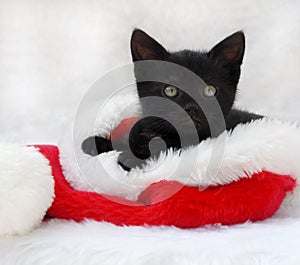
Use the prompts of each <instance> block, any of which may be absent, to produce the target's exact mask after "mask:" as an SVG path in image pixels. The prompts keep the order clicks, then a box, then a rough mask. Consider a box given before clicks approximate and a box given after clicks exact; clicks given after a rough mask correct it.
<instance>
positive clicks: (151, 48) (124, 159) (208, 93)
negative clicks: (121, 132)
mask: <svg viewBox="0 0 300 265" xmlns="http://www.w3.org/2000/svg"><path fill="white" fill-rule="evenodd" d="M244 51H245V36H244V34H243V32H241V31H238V32H236V33H234V34H232V35H230V36H229V37H227V38H226V39H224V40H223V41H221V42H220V43H218V44H217V45H215V46H214V47H213V48H212V49H211V50H210V51H208V52H199V51H190V50H183V51H179V52H168V51H167V50H166V49H165V48H164V47H162V46H161V45H160V44H159V43H158V42H157V41H155V40H154V39H153V38H151V37H150V36H149V35H147V34H146V33H145V32H143V31H141V30H139V29H136V30H134V31H133V34H132V37H131V54H132V59H133V61H134V62H136V61H144V60H155V61H167V62H171V63H175V64H177V65H180V66H183V67H185V68H187V69H188V70H190V71H192V72H193V73H195V74H196V75H197V76H199V77H200V78H201V79H202V80H204V81H205V83H206V84H207V85H205V86H203V85H202V86H200V85H198V87H197V86H195V88H193V91H194V92H196V93H197V95H199V97H198V96H197V97H198V98H199V99H197V100H196V99H195V98H194V97H191V96H190V94H187V93H186V92H184V91H183V90H182V89H180V88H178V87H176V86H173V85H169V84H166V83H159V82H138V83H137V90H138V95H139V98H140V99H141V106H142V112H143V116H144V118H141V119H140V120H139V121H138V122H137V123H136V124H135V126H134V127H133V128H132V130H131V132H130V135H129V139H128V142H129V147H128V144H122V143H119V144H117V147H115V146H114V147H115V148H116V149H117V150H119V151H122V153H121V155H120V156H119V164H120V165H121V166H122V167H123V168H124V169H126V170H130V168H132V167H135V166H137V165H140V164H141V163H142V162H143V160H145V159H147V158H149V157H150V156H153V155H154V156H155V155H158V154H159V153H160V152H161V151H162V150H164V149H167V148H175V149H179V148H184V147H186V146H189V145H196V144H198V143H199V142H200V141H202V140H204V139H206V138H208V137H215V136H217V135H218V134H219V133H221V132H222V131H224V130H225V129H227V130H230V129H232V128H234V127H235V126H236V125H237V124H239V123H247V122H249V121H251V120H255V119H259V118H262V116H260V115H256V114H252V113H248V112H244V111H239V110H235V109H232V106H233V103H234V100H235V95H236V91H237V85H238V81H239V78H240V66H241V64H242V61H243V56H244ZM146 70H147V69H146ZM141 71H142V70H141ZM143 71H145V69H143ZM139 74H140V72H139V69H137V67H136V68H135V75H136V78H137V79H139ZM176 78H177V79H178V78H184V76H182V77H181V76H176V77H174V76H173V77H172V78H171V77H170V80H171V79H172V83H173V84H174V82H175V83H176V81H179V82H180V81H181V80H176ZM149 96H154V97H160V98H165V99H168V100H170V101H172V102H173V103H175V104H176V105H177V106H179V107H180V108H181V109H183V110H184V111H185V113H186V114H187V115H188V117H190V119H189V121H187V120H186V117H185V115H184V113H183V114H182V113H179V112H177V111H176V110H174V111H172V110H170V109H168V108H167V107H166V105H165V104H151V103H147V101H145V102H144V101H143V98H147V97H149ZM212 100H214V102H217V103H218V106H219V110H220V111H219V112H220V113H221V115H222V118H223V119H222V120H223V125H222V120H220V115H219V114H218V115H217V113H216V110H215V109H214V108H208V111H206V112H205V113H204V111H203V109H202V108H201V107H200V106H199V102H201V104H203V105H201V106H204V105H205V106H208V107H209V106H211V105H213V103H212V102H213V101H212ZM152 113H158V114H159V115H155V116H151V114H152ZM149 114H150V115H149ZM158 116H159V117H158ZM178 126H179V127H180V128H183V130H181V133H180V136H179V133H178ZM213 127H215V128H214V129H215V130H214V133H212V129H213ZM195 129H196V130H195ZM193 130H194V131H196V135H197V137H194V136H193V137H192V135H193V132H194V131H193ZM194 135H195V133H194ZM183 138H184V139H186V140H185V141H184V142H183V141H182V139H183ZM160 139H162V140H163V141H164V144H163V145H162V143H161V140H160ZM149 145H151V148H149ZM129 148H130V150H131V151H130V150H129ZM82 149H83V151H84V152H85V153H87V154H90V155H97V154H100V153H103V152H107V151H111V150H112V149H113V147H112V143H111V142H110V141H108V140H106V139H104V138H101V137H97V136H95V137H90V138H88V139H86V140H85V141H84V142H83V144H82ZM150 149H151V151H150Z"/></svg>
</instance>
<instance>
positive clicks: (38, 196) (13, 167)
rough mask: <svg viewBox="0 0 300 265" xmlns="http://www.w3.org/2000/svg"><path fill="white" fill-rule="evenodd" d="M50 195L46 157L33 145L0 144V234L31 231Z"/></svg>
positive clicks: (51, 194) (52, 183) (49, 169)
mask: <svg viewBox="0 0 300 265" xmlns="http://www.w3.org/2000/svg"><path fill="white" fill-rule="evenodd" d="M53 197H54V180H53V177H52V175H51V168H50V166H49V165H48V160H47V159H46V158H45V157H44V156H43V155H42V154H41V153H39V152H38V150H37V149H36V148H34V147H28V146H21V145H18V144H7V143H0V236H12V235H17V234H25V233H28V232H29V231H32V230H33V229H34V228H35V227H37V226H38V225H39V224H40V222H41V220H42V219H43V218H44V216H45V212H46V211H47V209H48V208H49V207H50V206H51V204H52V201H53ZM0 263H1V262H0Z"/></svg>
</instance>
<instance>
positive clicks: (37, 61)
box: [0, 0, 300, 265]
mask: <svg viewBox="0 0 300 265" xmlns="http://www.w3.org/2000/svg"><path fill="white" fill-rule="evenodd" d="M299 10H300V2H299V1H296V0H288V1H287V0H274V1H260V0H254V1H249V0H241V1H224V0H212V1H198V0H193V1H186V0H176V1H172V0H155V1H140V0H130V1H125V0H121V1H119V0H118V1H117V0H112V1H94V0H88V1H85V0H78V1H73V0H64V1H52V0H45V1H35V0H27V1H21V0H1V1H0V36H1V37H0V58H1V59H0V87H1V88H0V102H1V104H0V124H1V128H0V136H1V140H2V141H14V142H22V143H30V144H32V143H57V141H58V139H59V138H60V137H61V135H62V134H63V133H64V131H65V126H66V124H67V123H68V122H67V121H68V120H69V119H70V117H72V116H73V114H74V113H75V110H76V107H77V105H78V103H79V101H80V99H81V97H82V95H83V94H84V92H85V91H86V89H87V88H88V87H89V86H90V85H91V84H92V83H94V81H95V80H96V79H97V78H99V77H100V76H101V75H103V74H104V73H106V72H107V71H110V70H111V69H114V68H116V67H118V66H120V65H123V64H126V63H128V62H130V54H129V37H130V32H131V31H132V29H133V28H134V27H141V28H142V29H144V30H146V31H147V32H148V33H149V34H152V35H153V36H154V37H156V38H157V39H158V40H159V41H161V42H162V43H163V44H164V45H165V46H166V47H168V48H169V49H171V50H176V49H181V48H194V49H198V48H209V47H211V46H212V45H214V44H215V43H216V42H217V41H219V40H221V39H222V38H224V37H226V36H227V35H229V34H230V33H232V32H233V31H236V30H239V29H243V30H244V31H245V34H246V37H247V48H246V55H245V60H244V64H243V67H242V76H241V82H240V85H239V90H240V91H239V95H238V101H237V105H239V106H241V107H243V108H247V109H250V110H252V111H256V112H260V113H265V114H268V115H272V116H276V117H279V118H283V119H289V120H296V121H300V108H299V101H300V93H299V83H300V75H299V71H300V61H299V58H300V47H299V43H300V20H299ZM0 203H1V202H0ZM299 233H300V219H299V218H298V219H297V218H295V219H287V218H285V219H270V220H267V221H265V222H262V223H256V224H244V225H241V226H233V227H215V228H211V229H197V230H180V229H175V228H172V227H169V228H142V227H138V228H135V227H114V226H113V225H109V224H102V223H96V222H87V223H84V224H74V223H72V222H64V221H54V222H51V223H50V224H43V225H42V226H41V227H40V228H38V229H37V230H35V231H34V232H33V233H31V234H28V235H27V236H21V237H14V238H10V239H8V238H4V239H0V264H1V265H14V264H22V265H32V264H39V265H46V264H47V265H52V264H55V265H57V264H72V265H73V264H75V265H76V264H80V265H81V264H97V265H98V264H108V265H109V264H180V265H181V264H189V265H190V264H205V265H206V264H210V265H219V264H221V265H223V264H224V265H232V264H234V265H258V264H261V265H277V264H278V265H282V264H284V265H299V264H300V254H299V246H300V235H299Z"/></svg>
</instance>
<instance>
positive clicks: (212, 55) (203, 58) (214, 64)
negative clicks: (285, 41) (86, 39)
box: [131, 29, 245, 131]
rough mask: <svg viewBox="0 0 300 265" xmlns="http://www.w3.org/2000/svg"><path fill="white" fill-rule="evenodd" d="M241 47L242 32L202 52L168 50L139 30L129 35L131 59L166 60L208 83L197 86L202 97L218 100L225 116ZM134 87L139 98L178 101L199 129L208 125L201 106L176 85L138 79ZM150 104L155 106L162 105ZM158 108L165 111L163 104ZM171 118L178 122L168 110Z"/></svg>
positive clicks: (230, 105)
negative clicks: (205, 85)
mask: <svg viewBox="0 0 300 265" xmlns="http://www.w3.org/2000/svg"><path fill="white" fill-rule="evenodd" d="M244 50H245V36H244V34H243V32H241V31H238V32H236V33H234V34H232V35H230V36H229V37H227V38H225V39H224V40H222V41H221V42H219V43H218V44H217V45H215V46H214V47H213V48H212V49H211V50H209V51H204V52H200V51H191V50H182V51H178V52H169V51H167V50H166V49H165V48H164V47H163V46H162V45H161V44H159V43H158V42H157V41H156V40H154V39H153V38H152V37H150V36H149V35H147V34H146V33H145V32H143V31H142V30H139V29H136V30H134V31H133V33H132V37H131V54H132V59H133V61H134V62H136V61H143V60H159V61H167V62H171V63H175V64H178V65H180V66H183V67H185V68H187V69H189V70H190V71H192V72H193V73H195V74H196V75H198V76H199V77H200V78H201V79H202V80H204V81H205V83H206V84H207V85H208V86H207V87H205V88H203V87H202V88H201V89H200V88H199V95H200V96H201V97H202V100H203V101H204V102H205V101H207V102H209V100H210V99H211V98H213V97H214V98H215V99H216V100H217V101H218V103H219V105H220V107H221V110H222V113H223V116H224V117H226V116H227V114H228V112H229V111H230V109H231V108H232V105H233V102H234V99H235V94H236V90H237V84H238V81H239V77H240V66H241V64H242V61H243V56H244ZM137 89H138V95H139V97H140V98H143V97H149V96H158V97H164V98H168V99H169V100H172V101H173V102H175V103H176V104H178V105H179V106H180V107H181V108H182V109H184V110H185V111H186V113H187V114H188V115H189V116H190V117H191V119H192V120H193V122H194V124H195V126H196V128H197V130H198V131H199V130H201V129H203V130H204V129H205V128H208V121H207V117H206V115H204V113H203V111H202V110H201V108H200V107H199V106H198V104H196V102H195V100H193V98H191V97H190V96H189V95H188V94H186V93H185V92H183V91H182V90H180V89H179V88H177V87H174V86H169V84H163V83H158V82H139V83H137ZM200 90H201V91H200ZM208 104H209V103H208ZM149 107H151V106H143V104H142V109H143V111H145V108H149ZM152 107H155V108H156V109H157V108H160V107H162V106H152ZM161 110H162V111H164V110H163V107H162V108H161ZM213 115H214V113H210V116H213ZM170 117H173V118H176V119H177V122H180V121H179V120H180V118H179V117H178V115H177V116H176V113H170ZM171 119H172V118H171Z"/></svg>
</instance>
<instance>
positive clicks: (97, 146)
mask: <svg viewBox="0 0 300 265" xmlns="http://www.w3.org/2000/svg"><path fill="white" fill-rule="evenodd" d="M81 149H82V151H83V152H84V153H86V154H88V155H91V156H97V155H99V154H102V153H105V152H109V151H112V150H113V148H112V144H111V141H110V140H107V139H105V138H102V137H99V136H93V137H89V138H87V139H85V140H84V141H83V143H82V144H81Z"/></svg>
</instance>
